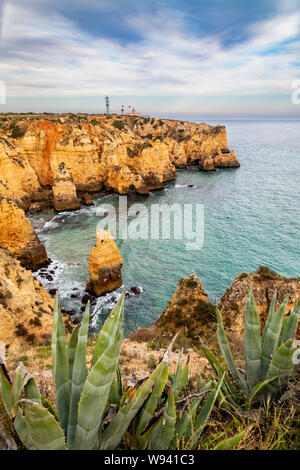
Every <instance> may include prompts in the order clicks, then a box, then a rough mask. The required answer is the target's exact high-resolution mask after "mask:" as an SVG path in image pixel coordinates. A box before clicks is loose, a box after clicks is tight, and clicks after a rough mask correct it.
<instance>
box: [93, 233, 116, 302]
mask: <svg viewBox="0 0 300 470" xmlns="http://www.w3.org/2000/svg"><path fill="white" fill-rule="evenodd" d="M122 266H123V258H122V256H121V254H120V251H119V249H118V247H117V245H116V243H115V241H114V238H113V236H112V235H111V233H110V232H109V231H108V230H97V233H96V246H95V247H94V248H93V249H92V251H91V253H90V261H89V282H88V284H87V287H86V290H87V291H88V292H90V293H93V294H95V295H97V296H99V295H103V294H105V293H107V292H111V291H113V290H115V289H117V288H118V287H121V285H122V277H121V270H122Z"/></svg>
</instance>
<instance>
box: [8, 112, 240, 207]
mask: <svg viewBox="0 0 300 470" xmlns="http://www.w3.org/2000/svg"><path fill="white" fill-rule="evenodd" d="M7 119H12V118H9V117H8V118H7ZM15 120H16V119H15ZM15 120H14V121H12V122H11V123H10V122H8V124H10V125H9V126H8V127H7V129H6V132H4V131H3V130H0V134H1V133H2V135H3V137H1V135H0V163H1V164H0V195H5V196H9V197H10V198H12V199H13V200H14V201H16V202H17V204H18V205H19V206H20V207H22V208H23V209H25V210H27V209H28V208H30V207H31V208H34V209H36V208H39V205H40V206H41V205H42V204H43V203H45V201H48V202H49V201H50V203H51V204H53V200H52V193H51V191H52V188H53V190H54V191H55V195H54V202H55V200H56V199H61V197H62V198H63V195H64V194H65V195H66V199H68V201H67V203H66V205H69V196H70V194H71V193H72V197H71V199H72V200H73V201H74V200H75V199H76V197H75V193H74V188H73V189H72V190H70V185H69V184H68V181H65V183H66V188H64V187H63V181H60V186H59V190H58V188H57V187H55V186H56V183H57V178H58V175H59V173H60V167H61V165H62V164H64V167H65V170H66V172H67V173H68V175H69V177H70V179H71V180H72V181H73V182H74V185H75V188H76V190H77V191H81V192H95V191H99V190H102V189H107V190H113V191H115V192H117V193H119V194H127V193H128V192H129V191H130V190H131V189H134V190H135V191H137V192H138V193H140V194H148V193H149V191H151V190H152V189H159V188H161V187H162V186H163V183H164V182H166V181H169V180H171V179H173V178H174V177H175V176H176V168H185V167H186V166H188V165H195V164H196V165H199V168H200V169H203V170H206V171H207V170H214V169H215V168H217V167H220V168H224V167H237V166H239V163H238V161H237V159H236V158H235V155H234V153H230V152H229V150H228V148H227V134H226V129H225V127H224V126H215V127H213V126H208V125H206V124H195V123H189V122H182V121H171V120H158V119H150V118H136V119H134V118H132V117H122V118H121V117H117V116H114V117H105V116H96V117H92V116H87V115H81V116H80V115H76V116H75V115H74V116H72V115H56V116H54V117H53V116H51V118H47V119H41V118H39V119H36V118H34V117H31V116H24V117H22V119H20V118H19V121H18V122H17V127H18V129H19V131H20V132H19V134H16V132H13V131H11V130H10V129H11V128H13V129H15V128H16V123H15ZM14 126H15V127H14ZM70 191H71V193H70ZM57 193H59V196H57ZM73 205H74V204H73V203H71V206H73Z"/></svg>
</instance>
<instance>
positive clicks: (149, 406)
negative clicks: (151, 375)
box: [136, 367, 169, 434]
mask: <svg viewBox="0 0 300 470" xmlns="http://www.w3.org/2000/svg"><path fill="white" fill-rule="evenodd" d="M168 374H169V372H168V369H167V367H165V368H164V370H163V372H162V374H161V376H160V377H159V378H158V379H157V380H156V382H155V385H154V387H153V391H152V393H151V395H150V396H149V398H148V399H147V401H146V403H145V405H144V407H143V409H142V411H141V414H140V417H139V420H138V424H137V427H136V434H141V433H142V432H143V431H144V429H145V428H146V426H147V425H148V424H149V422H150V420H151V418H152V417H153V414H154V412H155V410H156V407H157V402H158V399H159V398H160V396H161V395H162V393H163V391H164V388H165V386H166V383H167V380H168Z"/></svg>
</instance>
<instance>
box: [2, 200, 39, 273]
mask: <svg viewBox="0 0 300 470" xmlns="http://www.w3.org/2000/svg"><path fill="white" fill-rule="evenodd" d="M0 247H3V248H7V249H8V250H9V252H10V253H12V254H13V255H14V256H16V258H18V260H20V261H21V263H22V264H23V265H24V266H26V267H30V268H34V267H36V266H37V265H42V264H44V263H47V262H48V257H47V253H46V250H45V247H44V245H43V244H42V243H41V242H40V240H39V238H38V237H37V235H36V234H35V232H34V230H33V228H32V226H31V223H30V221H29V220H28V219H27V217H26V216H25V214H24V211H23V210H22V209H20V208H19V207H17V205H16V204H15V203H14V202H13V201H12V200H9V199H7V198H5V197H2V198H1V197H0Z"/></svg>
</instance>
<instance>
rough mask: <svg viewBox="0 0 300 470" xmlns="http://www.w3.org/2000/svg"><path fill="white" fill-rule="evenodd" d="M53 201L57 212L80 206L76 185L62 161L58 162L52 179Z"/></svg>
mask: <svg viewBox="0 0 300 470" xmlns="http://www.w3.org/2000/svg"><path fill="white" fill-rule="evenodd" d="M53 202H54V207H55V210H56V211H57V212H61V211H69V210H76V209H79V208H80V202H79V199H78V196H77V193H76V186H75V184H74V181H73V180H72V178H71V176H70V174H69V172H68V170H67V169H66V167H65V164H64V163H63V162H61V163H60V165H59V167H58V170H57V175H56V178H55V180H54V186H53Z"/></svg>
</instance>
